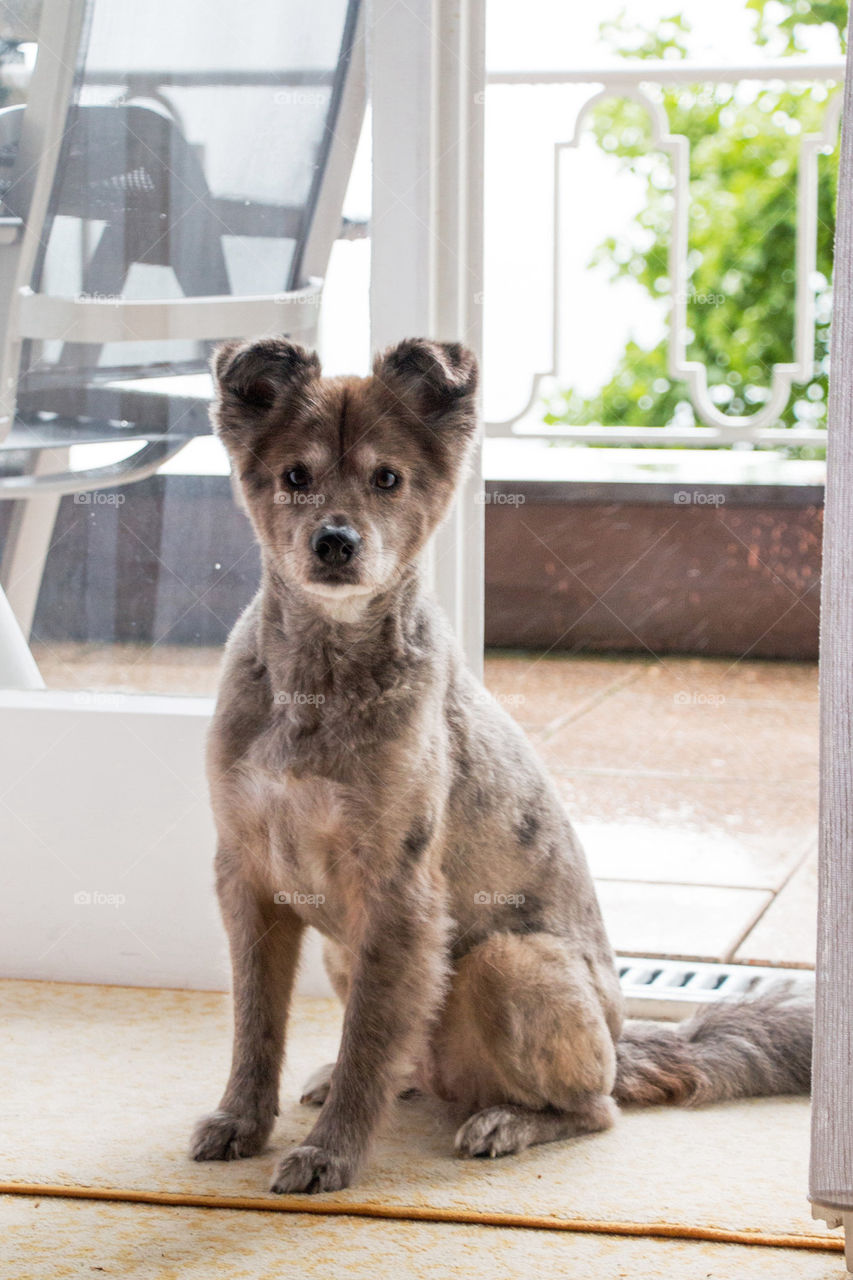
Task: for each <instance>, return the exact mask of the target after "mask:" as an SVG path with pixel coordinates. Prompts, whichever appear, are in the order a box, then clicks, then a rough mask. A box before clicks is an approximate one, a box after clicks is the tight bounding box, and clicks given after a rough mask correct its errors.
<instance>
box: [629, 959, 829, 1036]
mask: <svg viewBox="0 0 853 1280" xmlns="http://www.w3.org/2000/svg"><path fill="white" fill-rule="evenodd" d="M616 967H617V969H618V970H619V981H620V983H621V985H622V992H623V994H624V996H625V1001H626V1007H627V1014H628V1017H629V1018H661V1019H664V1020H666V1021H671V1022H678V1021H680V1020H681V1019H682V1018H688V1017H689V1016H690V1014H691V1013H695V1012H696V1010H697V1009H701V1008H703V1007H704V1006H705V1005H708V1004H714V1003H716V1002H717V1001H718V1000H735V999H739V998H743V997H744V996H758V995H761V994H762V993H763V992H765V991H769V990H770V989H771V988H772V987H775V986H777V985H778V984H779V983H780V982H791V983H793V984H794V986H795V987H796V988H797V989H798V990H801V991H802V992H803V993H804V994H809V993H812V994H813V993H814V973H813V972H812V971H811V970H810V969H773V968H759V967H758V966H757V965H751V964H706V963H699V962H696V963H694V962H693V961H691V960H643V959H639V958H637V957H629V956H617V958H616Z"/></svg>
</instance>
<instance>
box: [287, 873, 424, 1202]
mask: <svg viewBox="0 0 853 1280" xmlns="http://www.w3.org/2000/svg"><path fill="white" fill-rule="evenodd" d="M401 878H402V877H399V876H398V877H395V878H394V880H393V881H390V882H386V883H385V885H384V886H383V887H382V890H381V891H380V892H378V893H376V894H375V895H374V900H373V902H372V904H371V905H369V907H368V918H367V925H366V928H365V930H364V935H363V937H362V939H361V943H360V946H359V948H358V951H357V954H356V957H355V962H354V965H353V970H352V983H351V987H350V994H349V998H348V1000H347V1006H346V1012H345V1014H344V1026H343V1033H342V1036H341V1047H340V1052H339V1055H338V1061H337V1065H336V1066H335V1070H334V1074H333V1076H332V1083H331V1087H330V1089H329V1096H328V1098H327V1099H326V1102H325V1104H324V1106H323V1109H322V1111H321V1112H320V1116H319V1118H318V1120H317V1123H316V1124H315V1125H314V1128H313V1129H312V1130H311V1132H310V1133H309V1135H308V1137H307V1138H306V1139H305V1142H304V1144H303V1145H302V1146H299V1147H294V1148H293V1149H292V1150H291V1151H289V1152H288V1153H287V1154H286V1155H285V1156H284V1157H283V1158H282V1160H281V1162H280V1163H279V1166H278V1168H277V1169H276V1173H275V1177H274V1178H273V1182H272V1187H271V1190H273V1191H278V1192H289V1191H290V1192H292V1191H311V1192H314V1191H338V1190H340V1189H341V1188H342V1187H346V1186H348V1185H349V1184H350V1182H351V1181H352V1180H353V1178H354V1177H355V1175H356V1173H357V1171H358V1169H359V1166H360V1165H361V1164H362V1162H363V1160H364V1158H365V1155H366V1154H367V1149H368V1146H369V1143H370V1139H371V1137H372V1136H373V1134H374V1132H375V1130H376V1128H377V1126H378V1124H379V1122H380V1120H381V1118H382V1116H383V1113H384V1112H385V1111H386V1109H387V1108H388V1106H389V1104H390V1102H391V1100H392V1099H393V1097H394V1095H395V1093H396V1091H397V1088H398V1087H399V1078H400V1073H401V1069H402V1068H403V1067H404V1065H406V1063H407V1061H408V1059H409V1057H410V1056H411V1054H412V1053H413V1052H415V1051H416V1050H417V1048H418V1047H419V1046H420V1045H421V1043H422V1042H423V1038H424V1035H425V1032H426V1030H427V1028H428V1026H429V1023H430V1020H431V1018H432V1016H433V1015H434V1013H435V1011H436V1008H437V1006H438V1004H439V1002H440V999H441V996H442V993H443V990H444V983H445V978H446V962H445V945H446V944H445V940H446V932H447V926H446V917H445V913H444V907H443V896H442V894H441V892H440V891H439V890H438V889H436V888H435V887H434V886H432V885H429V884H428V883H425V881H424V880H421V879H420V878H418V877H416V878H415V879H412V878H408V883H406V884H402V883H401V882H400V881H401Z"/></svg>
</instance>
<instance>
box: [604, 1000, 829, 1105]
mask: <svg viewBox="0 0 853 1280" xmlns="http://www.w3.org/2000/svg"><path fill="white" fill-rule="evenodd" d="M813 1024H814V1006H813V1004H812V1002H811V1001H810V1000H809V999H804V998H803V996H802V995H797V994H796V993H794V992H792V991H791V988H790V986H789V985H788V984H785V985H784V986H782V987H781V988H780V989H779V990H777V991H772V992H769V993H768V994H767V995H764V996H759V997H758V998H756V999H755V1000H749V999H747V1000H740V1001H738V1002H737V1003H731V1004H727V1003H725V1002H721V1003H720V1004H712V1005H709V1006H708V1007H707V1009H702V1010H701V1011H700V1012H699V1013H696V1014H694V1016H693V1017H692V1018H690V1019H689V1020H688V1021H687V1022H683V1023H681V1024H680V1025H679V1026H677V1027H673V1028H671V1029H670V1028H669V1027H661V1026H657V1025H654V1024H652V1025H650V1024H648V1023H646V1024H644V1023H631V1024H629V1025H628V1026H627V1027H626V1028H625V1030H624V1031H623V1033H622V1038H621V1039H620V1041H619V1043H618V1044H617V1046H616V1086H615V1088H614V1090H613V1096H614V1098H615V1099H616V1101H617V1102H620V1103H633V1104H635V1105H640V1106H647V1107H648V1106H654V1105H658V1104H660V1103H667V1102H668V1103H679V1104H681V1105H683V1106H701V1105H702V1104H703V1103H706V1102H722V1101H723V1100H725V1099H728V1098H757V1097H761V1096H766V1095H768V1094H777V1093H808V1092H809V1089H810V1086H811V1051H812V1029H813Z"/></svg>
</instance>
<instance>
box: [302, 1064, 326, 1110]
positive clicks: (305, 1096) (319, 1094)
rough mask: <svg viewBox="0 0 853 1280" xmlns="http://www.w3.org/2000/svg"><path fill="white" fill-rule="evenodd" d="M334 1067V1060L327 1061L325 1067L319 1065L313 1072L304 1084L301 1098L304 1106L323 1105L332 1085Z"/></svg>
mask: <svg viewBox="0 0 853 1280" xmlns="http://www.w3.org/2000/svg"><path fill="white" fill-rule="evenodd" d="M334 1069H335V1064H334V1062H327V1063H326V1065H325V1066H324V1067H318V1069H317V1070H316V1071H313V1072H312V1073H311V1075H310V1076H309V1077H308V1079H307V1080H306V1081H305V1083H304V1085H303V1086H302V1097H301V1098H300V1099H299V1101H300V1102H301V1103H302V1104H303V1105H304V1106H308V1107H322V1105H323V1103H324V1102H325V1101H326V1099H327V1098H328V1096H329V1090H330V1088H331V1087H332V1072H333V1071H334Z"/></svg>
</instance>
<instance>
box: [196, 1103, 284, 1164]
mask: <svg viewBox="0 0 853 1280" xmlns="http://www.w3.org/2000/svg"><path fill="white" fill-rule="evenodd" d="M272 1125H273V1120H272V1118H270V1119H269V1120H259V1119H258V1118H257V1116H240V1115H234V1114H233V1113H232V1112H230V1111H213V1112H212V1113H211V1114H210V1115H209V1116H204V1117H203V1118H202V1119H201V1120H199V1122H198V1124H197V1125H196V1127H195V1129H194V1130H193V1136H192V1139H191V1141H190V1156H191V1157H192V1159H193V1160H242V1159H243V1158H244V1157H246V1156H256V1155H257V1154H258V1152H259V1151H263V1149H264V1146H265V1144H266V1140H267V1138H268V1137H269V1134H270V1130H271V1129H272Z"/></svg>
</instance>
